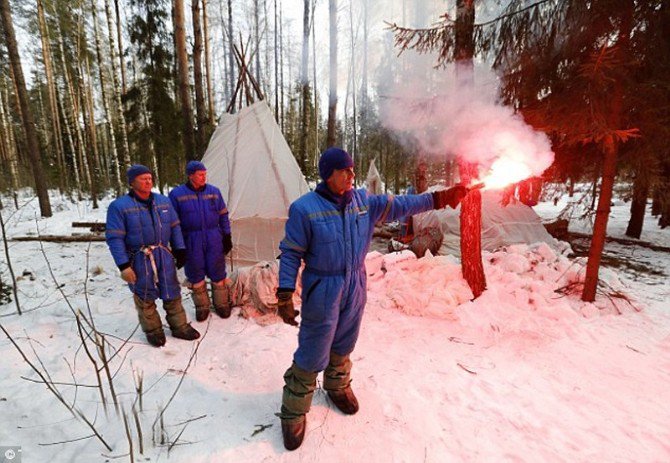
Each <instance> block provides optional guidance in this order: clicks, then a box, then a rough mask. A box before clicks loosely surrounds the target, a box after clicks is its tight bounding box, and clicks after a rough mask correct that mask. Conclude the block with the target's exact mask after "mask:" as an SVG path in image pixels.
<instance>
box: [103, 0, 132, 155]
mask: <svg viewBox="0 0 670 463" xmlns="http://www.w3.org/2000/svg"><path fill="white" fill-rule="evenodd" d="M105 15H106V16H107V31H108V34H109V53H110V56H109V60H110V62H111V63H112V96H113V97H114V104H115V106H116V111H117V114H116V115H117V119H118V121H119V129H120V132H121V154H122V155H123V162H124V163H125V165H126V167H130V164H131V162H130V148H129V147H128V129H127V128H126V116H125V114H124V113H123V104H122V103H121V88H120V86H119V78H118V75H117V72H116V46H115V45H114V29H113V26H112V12H111V10H110V7H109V0H105Z"/></svg>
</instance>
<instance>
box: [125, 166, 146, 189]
mask: <svg viewBox="0 0 670 463" xmlns="http://www.w3.org/2000/svg"><path fill="white" fill-rule="evenodd" d="M150 173H151V170H150V169H149V168H148V167H147V166H143V165H142V164H133V165H132V166H130V168H128V171H127V172H126V177H128V185H130V184H131V183H133V180H135V177H137V176H138V175H142V174H150Z"/></svg>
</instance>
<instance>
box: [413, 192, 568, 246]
mask: <svg viewBox="0 0 670 463" xmlns="http://www.w3.org/2000/svg"><path fill="white" fill-rule="evenodd" d="M501 199H502V195H501V194H500V193H497V192H494V191H484V192H483V193H482V250H486V251H493V250H495V249H498V248H500V247H502V246H508V245H511V244H521V243H525V244H533V243H539V242H543V243H547V244H549V245H550V246H552V247H557V246H558V241H556V239H554V238H553V237H552V236H551V235H550V234H549V233H548V232H547V230H546V229H545V228H544V225H542V220H541V219H540V216H539V215H537V213H536V212H535V211H534V210H533V208H532V207H529V206H526V205H525V204H522V203H521V202H515V203H510V204H508V205H507V206H503V205H502V204H501ZM460 214H461V211H460V207H459V208H458V209H456V210H454V209H451V208H445V209H440V210H437V211H429V212H424V213H423V214H417V215H415V216H413V217H412V219H413V223H412V225H413V227H414V234H415V235H418V234H419V232H421V230H423V229H425V228H428V227H438V228H439V229H440V231H441V232H442V235H443V241H442V247H441V248H440V254H442V255H447V254H450V255H455V256H460V255H461V246H460V240H461V232H460Z"/></svg>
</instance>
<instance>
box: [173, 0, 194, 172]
mask: <svg viewBox="0 0 670 463" xmlns="http://www.w3.org/2000/svg"><path fill="white" fill-rule="evenodd" d="M173 23H174V36H175V46H176V47H177V50H176V55H177V73H178V82H179V99H180V101H181V115H182V123H183V124H184V126H183V130H184V133H183V137H184V160H185V161H188V160H189V159H193V158H194V157H195V154H196V150H195V143H194V141H195V139H194V135H195V134H194V131H193V110H192V108H191V91H190V88H189V78H188V54H187V52H186V28H185V26H184V0H174V9H173Z"/></svg>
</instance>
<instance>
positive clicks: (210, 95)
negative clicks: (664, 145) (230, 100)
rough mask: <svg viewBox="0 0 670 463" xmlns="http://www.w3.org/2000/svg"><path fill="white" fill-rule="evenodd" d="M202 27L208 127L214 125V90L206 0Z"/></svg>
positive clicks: (203, 3)
mask: <svg viewBox="0 0 670 463" xmlns="http://www.w3.org/2000/svg"><path fill="white" fill-rule="evenodd" d="M202 28H203V31H202V32H203V37H204V42H205V80H206V82H207V114H208V124H209V127H210V128H213V127H214V117H215V114H214V91H213V89H212V61H211V56H210V52H209V18H208V16H207V0H202Z"/></svg>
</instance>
